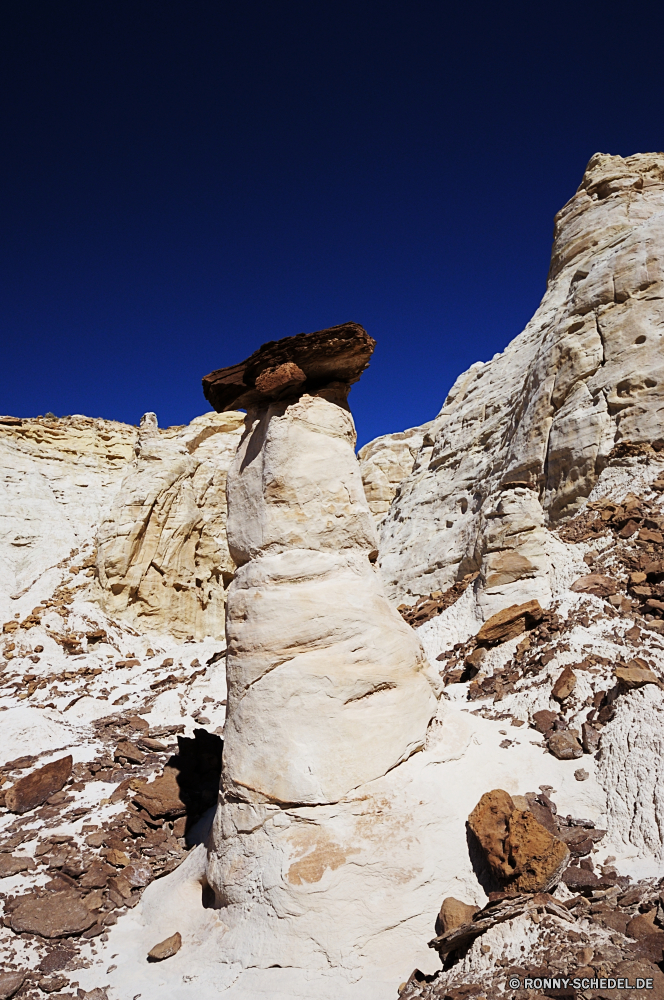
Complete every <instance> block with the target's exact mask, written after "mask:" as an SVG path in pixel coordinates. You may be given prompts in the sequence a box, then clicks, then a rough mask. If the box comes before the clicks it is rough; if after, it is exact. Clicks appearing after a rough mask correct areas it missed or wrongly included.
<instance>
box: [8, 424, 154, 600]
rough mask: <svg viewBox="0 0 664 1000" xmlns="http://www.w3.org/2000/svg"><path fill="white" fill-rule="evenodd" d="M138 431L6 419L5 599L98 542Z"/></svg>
mask: <svg viewBox="0 0 664 1000" xmlns="http://www.w3.org/2000/svg"><path fill="white" fill-rule="evenodd" d="M136 434H137V431H136V428H135V427H130V426H128V425H127V424H122V423H119V422H118V421H115V420H102V419H93V418H90V417H83V416H71V417H62V418H60V419H56V418H53V419H51V418H49V417H37V418H33V419H25V420H20V419H17V418H3V419H0V476H1V478H2V503H1V504H0V568H1V572H0V601H2V604H3V607H5V608H6V610H7V612H9V610H10V609H11V599H12V598H13V599H14V600H18V598H19V596H20V595H21V594H23V593H25V592H26V591H27V590H28V589H29V588H30V587H31V586H32V585H33V584H34V583H35V582H36V581H37V580H38V579H39V578H40V577H42V576H44V574H46V573H48V572H49V570H50V569H54V568H55V567H57V566H58V564H59V563H61V562H62V561H63V560H66V559H67V558H68V557H69V555H70V553H71V552H72V550H74V549H80V548H81V547H82V546H83V545H88V546H89V545H90V544H91V542H92V540H93V538H94V535H95V532H96V529H97V526H98V524H99V522H100V520H101V517H102V512H103V510H104V509H105V507H107V506H108V505H109V504H110V503H111V500H112V498H113V496H114V494H115V493H116V492H117V490H118V489H119V486H120V483H121V482H122V478H123V476H124V474H125V472H126V469H127V466H128V465H129V464H130V462H131V461H132V459H133V457H134V443H135V440H136Z"/></svg>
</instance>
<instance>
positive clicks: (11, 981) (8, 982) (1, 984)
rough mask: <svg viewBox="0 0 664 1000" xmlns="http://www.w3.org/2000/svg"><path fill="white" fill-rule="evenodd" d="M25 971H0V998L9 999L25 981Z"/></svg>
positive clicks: (2, 999)
mask: <svg viewBox="0 0 664 1000" xmlns="http://www.w3.org/2000/svg"><path fill="white" fill-rule="evenodd" d="M25 975H26V974H25V972H21V971H18V972H0V1000H10V997H13V996H14V994H15V993H18V991H19V989H20V988H21V986H22V985H23V983H24V982H25Z"/></svg>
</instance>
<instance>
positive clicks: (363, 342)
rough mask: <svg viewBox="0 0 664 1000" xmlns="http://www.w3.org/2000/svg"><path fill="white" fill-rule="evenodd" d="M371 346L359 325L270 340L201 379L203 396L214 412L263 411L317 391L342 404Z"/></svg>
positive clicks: (364, 365) (357, 376)
mask: <svg viewBox="0 0 664 1000" xmlns="http://www.w3.org/2000/svg"><path fill="white" fill-rule="evenodd" d="M375 345H376V341H375V340H373V338H372V337H370V336H369V335H368V333H367V332H366V330H365V329H364V328H363V327H361V326H360V325H359V324H358V323H342V324H340V325H339V326H333V327H330V328H329V329H327V330H317V331H316V332H315V333H300V334H298V335H297V336H295V337H284V338H283V339H282V340H271V341H269V342H268V343H267V344H263V345H262V347H259V348H258V350H257V351H254V353H253V354H252V355H251V357H249V358H247V360H246V361H242V362H241V363H240V364H238V365H231V366H230V367H228V368H220V369H218V370H217V371H214V372H211V373H210V374H209V375H206V376H205V378H204V379H203V392H204V393H205V398H206V399H207V400H208V401H209V402H210V404H211V405H212V406H213V407H214V408H215V410H217V411H218V412H223V411H225V410H231V409H237V407H242V408H245V407H246V408H248V409H255V408H260V407H266V406H268V405H269V403H270V402H273V401H275V400H278V399H285V398H297V397H298V396H299V395H301V394H302V393H308V394H309V395H317V394H318V393H319V392H321V391H323V392H325V394H326V398H329V399H334V401H335V402H337V403H338V404H339V405H344V404H345V400H346V397H347V396H348V390H349V389H350V386H351V385H352V384H353V383H354V382H357V380H358V379H359V377H360V375H361V374H362V372H363V371H364V370H365V368H366V367H367V366H368V364H369V358H370V357H371V354H372V352H373V349H374V347H375ZM330 393H331V395H330Z"/></svg>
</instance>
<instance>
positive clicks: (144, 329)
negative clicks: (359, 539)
mask: <svg viewBox="0 0 664 1000" xmlns="http://www.w3.org/2000/svg"><path fill="white" fill-rule="evenodd" d="M662 22H663V18H662V14H661V5H660V4H659V3H641V4H639V5H638V6H636V7H630V6H629V5H623V4H620V5H618V4H614V5H612V4H600V5H597V4H592V5H590V4H578V3H564V2H556V3H555V4H554V3H546V4H545V3H533V2H532V0H530V2H528V3H509V2H508V3H474V4H473V3H465V4H459V3H451V2H442V0H399V2H393V0H236V2H233V3H227V2H224V0H214V2H208V0H178V2H171V0H149V2H146V0H130V2H126V0H104V2H99V0H82V2H80V0H57V2H54V0H46V2H33V0H20V2H16V0H15V2H14V3H6V4H4V5H3V7H2V11H1V12H0V102H1V112H2V117H1V121H0V128H1V135H2V140H1V143H0V206H1V211H2V251H1V253H2V259H1V265H2V277H1V279H0V316H1V320H0V322H1V324H2V327H1V331H2V332H1V334H0V340H1V345H0V346H1V349H2V353H1V355H0V357H1V359H2V369H1V373H2V374H1V382H0V385H1V389H0V413H11V414H16V415H21V416H34V415H37V414H43V413H45V412H46V411H49V410H50V411H53V412H54V413H55V414H57V415H62V414H66V413H85V414H89V415H91V416H104V417H109V418H115V419H119V420H125V421H128V422H130V423H136V422H137V421H138V420H139V418H140V416H141V414H142V413H143V412H144V411H145V410H155V411H156V412H157V414H158V416H159V420H160V423H161V424H162V425H167V424H174V423H184V422H185V421H188V420H190V419H191V418H192V417H194V416H196V415H197V414H199V413H202V412H203V411H204V410H206V409H207V408H208V407H207V404H206V402H205V400H204V399H203V396H202V392H201V388H200V379H201V377H202V376H203V375H204V374H206V373H207V372H208V371H210V370H212V369H214V368H218V367H221V366H223V365H227V364H232V363H234V362H237V361H240V360H241V359H242V358H243V357H245V356H246V355H247V354H249V353H251V352H252V351H253V350H254V349H255V348H256V347H258V346H259V345H260V344H261V343H263V342H264V341H266V340H271V339H276V338H278V337H284V336H288V335H290V334H293V333H298V332H300V331H303V330H304V331H311V330H317V329H321V328H323V327H326V326H330V325H332V324H335V323H341V322H344V321H346V320H354V321H356V322H359V323H362V324H363V325H364V326H365V327H366V328H367V330H368V331H369V333H370V334H371V335H372V336H373V337H375V338H376V340H377V341H378V347H377V349H376V352H375V354H374V360H373V361H372V364H371V368H370V369H369V370H368V372H367V373H366V374H365V375H364V376H363V378H362V381H361V383H360V384H359V385H358V386H356V387H355V388H354V389H353V392H352V393H351V404H352V407H353V412H354V414H355V419H356V422H357V425H358V434H359V438H360V443H363V442H365V441H367V440H369V439H370V438H372V437H374V436H376V435H378V434H381V433H385V432H388V431H393V430H400V429H403V428H404V427H407V426H412V425H413V424H416V423H420V422H422V421H424V420H428V419H430V418H431V417H433V416H434V415H435V414H436V413H437V411H438V410H439V408H440V406H441V404H442V402H443V400H444V398H445V395H446V393H447V391H448V389H449V387H450V386H451V384H452V383H453V381H454V379H455V378H456V376H457V375H458V374H459V372H461V371H463V370H464V369H465V368H467V367H468V365H470V364H472V362H473V361H477V360H487V359H488V358H490V357H491V356H492V355H493V354H494V353H495V352H496V351H499V350H502V349H503V347H504V346H505V345H506V344H507V343H508V341H509V340H511V339H512V337H514V336H515V335H516V334H517V333H518V332H519V331H520V330H521V329H522V328H523V326H524V325H525V323H526V322H527V321H528V319H529V318H530V316H531V315H532V313H533V312H534V310H535V308H536V307H537V304H538V302H539V300H540V298H541V296H542V293H543V291H544V285H545V280H546V272H547V267H548V259H549V253H550V249H551V236H552V225H553V215H554V213H555V212H556V211H557V210H558V209H559V208H560V207H561V206H562V205H563V204H564V202H565V201H566V200H567V199H568V198H569V197H571V195H572V194H573V193H574V191H575V189H576V187H577V185H578V183H579V181H580V179H581V176H582V173H583V169H584V166H585V164H586V162H587V161H588V159H589V158H590V156H591V155H592V154H593V153H594V152H596V151H598V150H601V151H603V152H611V153H621V154H622V155H628V154H630V153H633V152H642V151H648V150H659V149H662V148H664V135H663V126H664V121H663V114H664V111H663V109H664V102H663V100H662V98H663V93H662V91H663V89H664V84H663V81H664V75H663V74H662V54H661V46H662V27H663V23H662Z"/></svg>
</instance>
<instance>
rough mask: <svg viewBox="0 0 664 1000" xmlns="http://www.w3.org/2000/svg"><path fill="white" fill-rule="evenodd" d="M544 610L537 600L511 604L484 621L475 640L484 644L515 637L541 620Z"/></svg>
mask: <svg viewBox="0 0 664 1000" xmlns="http://www.w3.org/2000/svg"><path fill="white" fill-rule="evenodd" d="M543 614H544V612H543V611H542V608H541V607H540V603H539V601H527V602H526V603H525V604H512V605H511V606H510V607H509V608H504V609H503V610H502V611H498V612H496V614H495V615H492V616H491V618H489V619H488V621H485V622H484V624H483V625H482V627H481V629H480V630H479V632H478V633H477V641H478V642H480V643H484V644H486V645H493V644H494V643H497V642H507V640H508V639H515V638H516V637H517V636H518V635H521V634H522V633H523V632H525V631H526V629H527V628H533V627H534V626H535V625H536V624H537V622H539V621H541V619H542V616H543Z"/></svg>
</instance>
